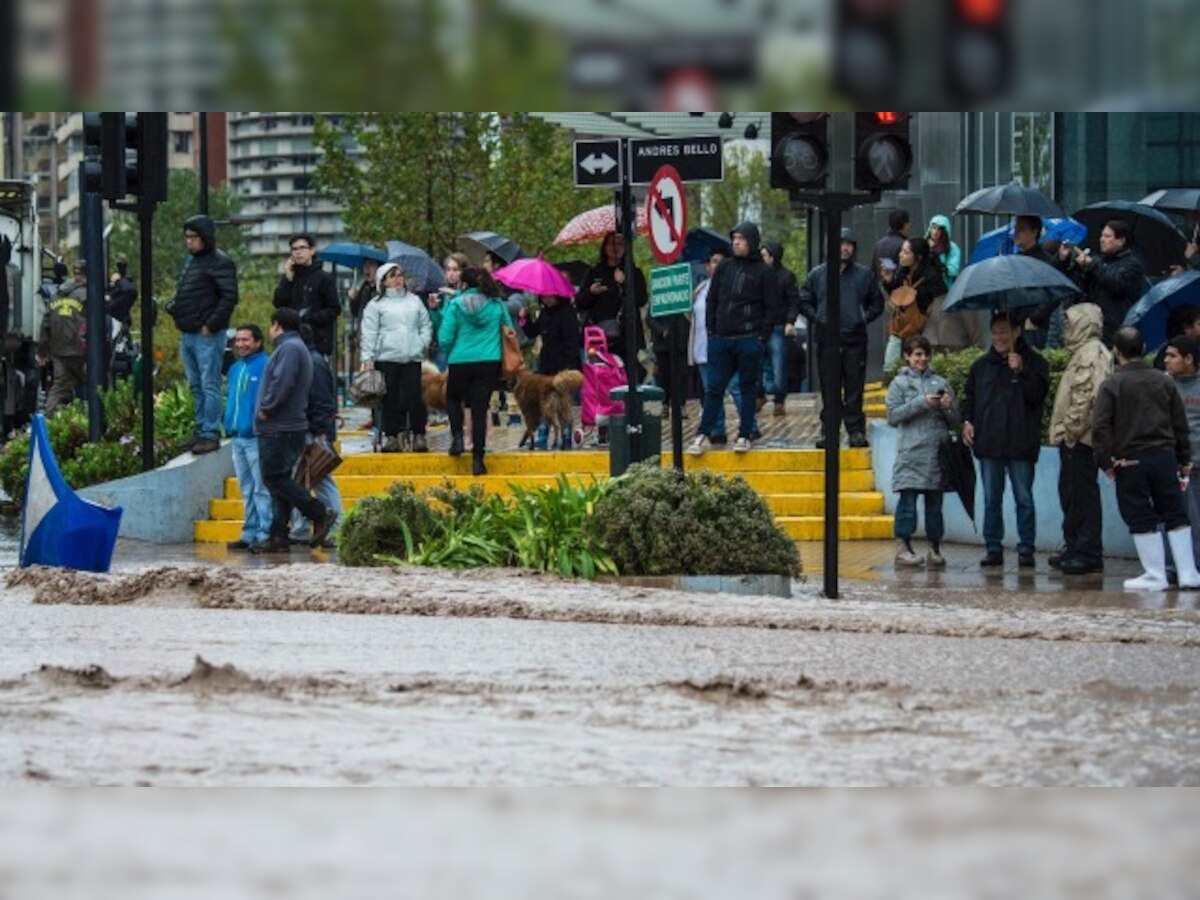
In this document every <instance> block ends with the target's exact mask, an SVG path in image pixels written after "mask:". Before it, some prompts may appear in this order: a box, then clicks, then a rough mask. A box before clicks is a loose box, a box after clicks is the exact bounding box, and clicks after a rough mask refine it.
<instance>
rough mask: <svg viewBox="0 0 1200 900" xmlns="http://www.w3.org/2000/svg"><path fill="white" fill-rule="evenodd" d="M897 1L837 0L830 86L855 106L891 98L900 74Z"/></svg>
mask: <svg viewBox="0 0 1200 900" xmlns="http://www.w3.org/2000/svg"><path fill="white" fill-rule="evenodd" d="M904 12H908V14H909V16H910V17H911V15H912V12H911V10H902V9H901V3H900V0H838V2H837V4H836V17H835V19H834V39H833V80H834V88H835V89H836V90H838V91H840V92H841V93H843V94H847V95H849V96H850V97H851V99H853V100H854V102H855V104H856V105H859V106H867V105H868V104H875V103H884V102H887V100H888V98H891V97H894V96H895V95H896V93H897V91H898V85H900V84H901V82H902V80H903V79H902V75H903V74H904V65H903V63H904V56H903V42H902V40H901V31H902V25H903V22H904V15H903V13H904Z"/></svg>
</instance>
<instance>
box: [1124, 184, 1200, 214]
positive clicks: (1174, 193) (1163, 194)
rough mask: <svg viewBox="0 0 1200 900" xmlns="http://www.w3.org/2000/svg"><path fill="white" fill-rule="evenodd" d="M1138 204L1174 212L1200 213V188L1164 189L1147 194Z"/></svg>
mask: <svg viewBox="0 0 1200 900" xmlns="http://www.w3.org/2000/svg"><path fill="white" fill-rule="evenodd" d="M1138 202H1139V203H1141V204H1143V205H1145V206H1153V207H1154V208H1155V209H1169V210H1171V211H1173V212H1200V188H1164V189H1163V190H1161V191H1155V192H1154V193H1153V194H1147V195H1146V196H1145V197H1143V198H1142V199H1141V200H1139V201H1138Z"/></svg>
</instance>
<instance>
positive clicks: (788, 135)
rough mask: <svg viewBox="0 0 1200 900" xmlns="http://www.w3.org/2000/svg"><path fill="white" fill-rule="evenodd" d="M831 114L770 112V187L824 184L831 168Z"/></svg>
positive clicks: (812, 186)
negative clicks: (829, 135)
mask: <svg viewBox="0 0 1200 900" xmlns="http://www.w3.org/2000/svg"><path fill="white" fill-rule="evenodd" d="M828 131H829V113H823V112H773V113H771V187H773V188H782V189H784V190H789V191H792V190H799V189H801V188H815V189H818V190H819V189H821V188H823V187H825V177H826V172H827V171H828V168H829V137H828Z"/></svg>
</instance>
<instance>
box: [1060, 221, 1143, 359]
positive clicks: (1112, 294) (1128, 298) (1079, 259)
mask: <svg viewBox="0 0 1200 900" xmlns="http://www.w3.org/2000/svg"><path fill="white" fill-rule="evenodd" d="M1132 238H1133V231H1132V230H1131V229H1130V227H1129V223H1128V222H1125V221H1123V220H1121V219H1113V220H1112V221H1110V222H1106V223H1105V225H1104V228H1103V229H1101V231H1100V258H1099V259H1093V258H1092V255H1091V253H1090V252H1088V251H1087V250H1083V249H1076V251H1075V259H1074V263H1075V267H1076V273H1075V274H1076V281H1077V282H1078V283H1079V286H1080V287H1082V288H1083V291H1084V293H1085V294H1086V295H1087V299H1088V301H1089V302H1091V303H1095V304H1096V305H1097V306H1099V307H1100V310H1101V311H1102V312H1103V313H1104V334H1103V335H1102V336H1101V340H1103V341H1104V343H1105V344H1106V345H1108V346H1109V347H1111V346H1112V345H1113V335H1114V334H1115V333H1116V331H1117V329H1118V328H1120V327H1121V323H1122V322H1124V321H1125V314H1126V313H1127V312H1129V309H1130V307H1132V306H1133V304H1135V303H1137V301H1138V298H1139V297H1140V296H1141V295H1142V293H1143V291H1145V289H1146V267H1145V266H1144V265H1143V264H1142V259H1141V257H1140V256H1138V254H1136V253H1134V252H1133V250H1132V249H1131V248H1130V243H1131V240H1132Z"/></svg>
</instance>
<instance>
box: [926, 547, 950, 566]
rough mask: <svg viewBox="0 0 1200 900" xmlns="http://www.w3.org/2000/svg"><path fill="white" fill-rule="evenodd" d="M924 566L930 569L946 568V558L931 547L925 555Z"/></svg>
mask: <svg viewBox="0 0 1200 900" xmlns="http://www.w3.org/2000/svg"><path fill="white" fill-rule="evenodd" d="M925 564H926V565H927V566H928V567H929V568H931V569H944V568H946V557H944V556H942V554H941V553H939V552H938V551H937V550H934V549H933V548H932V547H931V548H930V549H929V552H928V553H926V554H925Z"/></svg>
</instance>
